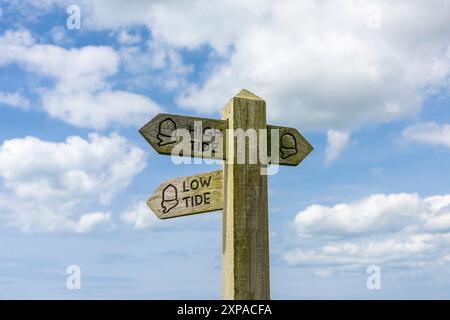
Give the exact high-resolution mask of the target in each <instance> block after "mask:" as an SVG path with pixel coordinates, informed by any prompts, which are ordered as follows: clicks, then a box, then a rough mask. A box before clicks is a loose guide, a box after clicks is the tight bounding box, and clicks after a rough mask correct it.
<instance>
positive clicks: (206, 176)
mask: <svg viewBox="0 0 450 320" xmlns="http://www.w3.org/2000/svg"><path fill="white" fill-rule="evenodd" d="M147 204H148V206H149V207H150V208H151V209H152V211H153V212H154V213H155V214H156V216H157V217H158V218H160V219H168V218H174V217H180V216H186V215H191V214H196V213H203V212H210V211H217V210H222V209H223V176H222V170H218V171H212V172H208V173H201V174H196V175H193V176H188V177H181V178H176V179H172V180H167V181H165V182H163V183H161V185H160V186H159V187H158V189H156V191H155V192H154V193H153V195H152V196H151V197H150V199H148V201H147Z"/></svg>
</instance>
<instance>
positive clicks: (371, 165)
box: [0, 0, 450, 299]
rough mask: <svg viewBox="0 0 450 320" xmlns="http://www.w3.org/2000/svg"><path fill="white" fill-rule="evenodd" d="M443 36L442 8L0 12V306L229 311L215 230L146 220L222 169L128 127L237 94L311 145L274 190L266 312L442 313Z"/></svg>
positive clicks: (85, 5) (449, 120)
mask: <svg viewBox="0 0 450 320" xmlns="http://www.w3.org/2000/svg"><path fill="white" fill-rule="evenodd" d="M78 13H79V15H78ZM78 17H79V20H78ZM77 22H80V23H79V25H77ZM449 34H450V1H448V0H430V1H420V0H408V1H406V0H399V1H389V0H372V1H344V0H333V1H331V0H323V1H313V0H305V1H294V0H292V1H290V0H286V1H275V0H248V1H245V2H243V1H237V0H227V1H224V0H217V1H206V0H198V1H181V0H174V1H170V2H168V1H157V0H155V1H144V0H127V1H122V0H109V1H106V0H94V1H87V0H78V1H77V0H71V1H66V0H59V1H56V0H40V1H38V0H22V1H18V0H17V1H15V0H0V299H11V298H14V299H218V298H220V268H221V256H220V255H221V213H220V212H213V213H206V214H200V215H195V216H189V217H180V218H177V219H171V220H164V221H161V220H158V219H157V218H156V217H155V215H154V214H153V213H152V212H151V211H150V209H149V208H148V207H147V206H146V204H145V201H146V200H147V198H148V197H149V196H150V194H151V193H152V192H153V191H154V190H155V189H156V188H157V187H158V185H159V184H160V183H161V182H163V181H164V180H167V179H171V178H175V177H178V176H185V175H190V174H195V173H201V172H208V171H213V170H217V169H219V168H220V166H218V165H208V164H191V165H188V164H183V165H176V164H174V163H173V162H172V161H171V158H170V157H168V156H163V155H158V154H157V153H156V152H155V151H154V150H153V149H152V148H151V147H150V146H149V145H148V144H147V142H145V140H144V139H143V138H142V137H141V136H140V135H139V133H138V129H139V128H140V127H142V126H143V125H144V124H145V123H147V122H148V121H149V120H150V119H151V118H152V117H153V116H154V115H156V114H157V113H159V112H165V113H174V114H181V115H188V116H200V117H210V118H220V110H221V109H222V108H223V106H224V105H225V104H226V103H227V102H228V100H229V99H230V98H231V97H233V96H234V95H236V94H237V93H238V92H239V91H240V90H241V89H243V88H245V89H248V90H250V91H251V92H253V93H255V94H257V95H258V96H260V97H262V98H263V99H265V100H266V103H267V119H268V122H269V123H271V124H274V125H284V126H292V127H295V128H297V129H298V130H299V131H300V132H301V133H302V134H303V135H304V137H305V138H306V139H307V140H308V141H309V142H310V143H311V144H312V145H313V146H314V151H313V152H312V153H311V154H310V155H309V156H308V157H307V158H306V159H305V160H304V161H303V162H302V163H301V164H300V165H299V166H298V167H280V170H279V172H278V173H277V174H275V175H272V176H269V177H268V181H269V191H268V192H269V221H270V223H269V230H270V231H269V232H270V272H271V283H270V286H271V298H272V299H449V298H450V184H449V182H448V181H449V172H450V161H449V159H450V109H449V106H450V96H449V93H450V38H449ZM74 265H75V266H78V267H79V270H80V271H81V275H80V281H81V282H80V283H81V288H80V289H79V290H78V289H74V290H71V289H70V288H69V287H68V286H67V280H68V277H69V276H70V273H69V274H68V273H67V269H68V267H69V266H74ZM374 266H375V269H376V270H378V271H377V273H376V277H377V279H378V280H379V281H378V282H377V283H378V284H379V285H377V287H376V288H374V287H373V286H370V285H368V281H369V280H370V279H373V278H371V277H372V276H374V274H371V271H370V270H374V269H373V268H374ZM72 289H73V288H72Z"/></svg>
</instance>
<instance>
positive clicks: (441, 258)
mask: <svg viewBox="0 0 450 320" xmlns="http://www.w3.org/2000/svg"><path fill="white" fill-rule="evenodd" d="M294 227H295V229H296V231H297V233H298V236H299V237H300V239H303V240H300V242H301V243H303V244H302V245H301V246H298V245H297V248H296V249H291V250H289V251H288V252H286V254H285V256H284V257H285V259H286V261H287V262H288V263H290V264H293V265H301V266H308V267H324V266H326V267H332V268H352V267H363V266H366V267H367V266H368V265H370V264H377V265H384V266H402V267H433V266H437V265H442V264H445V263H447V262H448V261H447V260H446V257H447V256H448V254H449V253H450V251H449V249H448V248H449V244H450V195H442V196H432V197H426V198H421V197H420V196H419V195H417V194H407V193H400V194H388V195H385V194H376V195H371V196H369V197H367V198H364V199H361V200H359V201H356V202H353V203H342V204H337V205H335V206H333V207H328V206H322V205H312V206H309V207H307V208H306V209H305V210H303V211H302V212H300V213H298V214H297V216H296V217H295V220H294ZM331 239H332V240H331Z"/></svg>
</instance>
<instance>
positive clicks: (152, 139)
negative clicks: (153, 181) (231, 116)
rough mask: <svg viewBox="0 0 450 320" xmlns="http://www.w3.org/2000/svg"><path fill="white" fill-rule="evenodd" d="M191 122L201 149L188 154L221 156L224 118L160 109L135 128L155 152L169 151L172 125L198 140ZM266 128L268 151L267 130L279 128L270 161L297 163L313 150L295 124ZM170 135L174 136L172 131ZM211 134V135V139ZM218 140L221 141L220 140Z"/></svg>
mask: <svg viewBox="0 0 450 320" xmlns="http://www.w3.org/2000/svg"><path fill="white" fill-rule="evenodd" d="M195 122H197V123H198V122H200V123H201V130H202V132H201V134H203V137H204V138H202V139H201V140H202V141H201V142H200V143H201V149H199V150H203V151H204V152H200V153H195V152H192V153H191V154H190V155H189V156H191V157H203V158H212V159H217V160H225V155H226V152H225V150H226V137H227V135H226V130H227V129H228V121H226V120H216V119H207V118H198V117H187V116H178V115H173V114H164V113H160V114H158V115H156V116H155V117H154V118H153V119H152V120H151V121H150V122H148V123H147V124H146V125H145V126H144V127H142V128H141V129H140V130H139V132H140V133H141V135H142V136H143V137H144V138H145V140H147V142H148V143H150V145H151V146H152V147H153V148H154V149H155V150H156V151H157V152H158V153H160V154H165V155H171V154H172V150H173V149H174V147H175V146H176V145H177V142H178V140H177V139H176V138H175V139H172V134H173V133H174V131H175V130H176V129H185V130H187V131H188V132H190V133H191V139H192V141H194V142H195V141H197V140H198V137H196V136H195V132H194V131H195ZM267 129H268V133H267V138H268V146H267V148H268V149H269V150H268V153H269V155H270V154H271V150H270V146H271V144H270V138H271V134H270V133H271V131H270V130H273V129H278V130H279V137H280V141H279V147H280V150H279V160H278V162H275V161H273V162H272V164H280V165H287V166H297V165H298V164H299V163H300V162H301V161H302V160H303V159H304V158H306V156H307V155H308V154H309V153H310V152H311V151H312V150H313V148H312V146H311V145H310V144H309V143H308V141H306V139H305V138H304V137H303V136H302V135H301V134H300V133H299V132H298V131H297V129H295V128H288V127H281V126H271V125H268V126H267ZM216 131H218V132H220V136H221V139H222V141H220V139H218V138H217V137H216V136H214V132H216ZM174 136H175V137H176V135H174ZM207 136H208V137H207ZM211 136H213V137H214V138H213V139H211V138H210V137H211ZM222 142H223V144H221V143H222ZM221 146H222V148H223V149H222V151H221V150H219V148H220V147H221ZM211 150H213V152H211ZM206 151H207V152H206ZM214 151H216V152H214Z"/></svg>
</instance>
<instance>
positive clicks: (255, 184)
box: [222, 90, 270, 300]
mask: <svg viewBox="0 0 450 320" xmlns="http://www.w3.org/2000/svg"><path fill="white" fill-rule="evenodd" d="M222 119H224V120H228V128H229V130H236V129H242V130H244V131H246V130H247V129H255V130H256V132H257V134H259V129H266V102H265V101H264V100H262V99H261V98H259V97H257V96H256V95H254V94H253V93H251V92H249V91H247V90H242V91H241V92H240V93H239V94H238V95H237V96H235V97H233V98H232V99H231V100H230V101H229V102H228V104H227V105H226V106H225V107H224V109H223V111H222ZM258 137H259V136H258ZM248 142H249V141H248V140H246V143H245V154H246V162H245V164H238V163H237V152H236V151H237V148H236V145H237V141H236V139H235V138H233V139H231V138H230V135H229V136H228V137H227V161H226V162H225V163H224V209H223V220H222V299H226V300H232V299H234V300H268V299H270V287H269V232H268V228H269V225H268V209H267V199H268V196H267V176H266V175H262V174H261V172H262V170H261V168H262V165H261V164H260V161H259V150H258V148H259V146H258V144H257V146H254V145H252V146H249V143H248ZM249 148H256V152H257V153H256V154H257V159H258V161H257V164H249V163H248V158H249V157H248V152H249ZM239 152H242V150H239ZM232 160H233V161H232Z"/></svg>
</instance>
